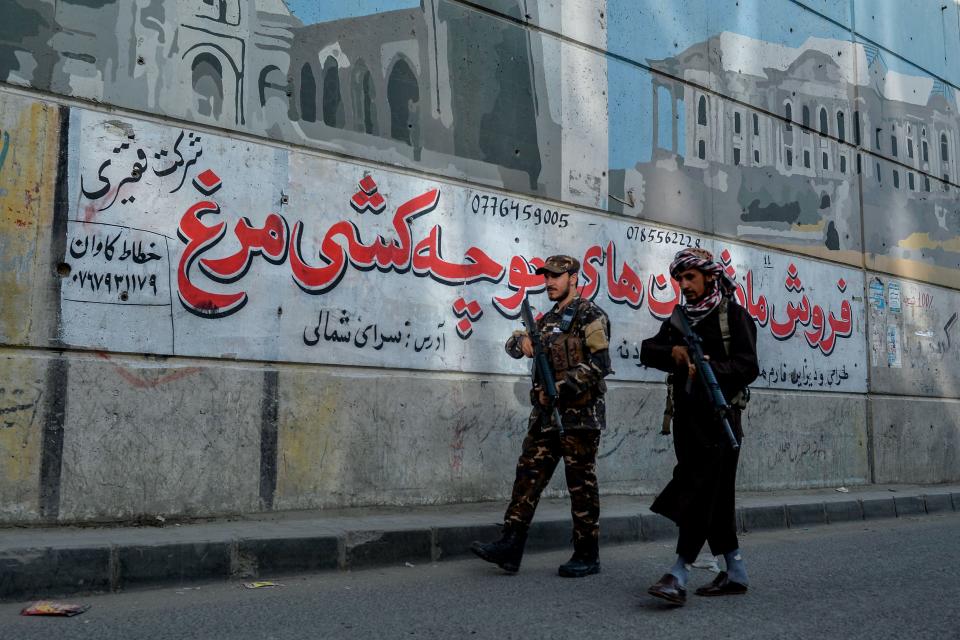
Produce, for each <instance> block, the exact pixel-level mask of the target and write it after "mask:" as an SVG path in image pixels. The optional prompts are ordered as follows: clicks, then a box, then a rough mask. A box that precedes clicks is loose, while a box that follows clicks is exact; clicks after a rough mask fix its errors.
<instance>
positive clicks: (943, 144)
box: [940, 133, 950, 162]
mask: <svg viewBox="0 0 960 640" xmlns="http://www.w3.org/2000/svg"><path fill="white" fill-rule="evenodd" d="M940 159H941V160H943V161H944V162H950V150H949V149H948V148H947V134H945V133H941V134H940Z"/></svg>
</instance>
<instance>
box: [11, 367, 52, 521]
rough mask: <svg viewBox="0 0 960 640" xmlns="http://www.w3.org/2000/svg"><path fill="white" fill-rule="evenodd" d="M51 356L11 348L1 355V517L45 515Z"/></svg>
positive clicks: (17, 517) (21, 518) (22, 518)
mask: <svg viewBox="0 0 960 640" xmlns="http://www.w3.org/2000/svg"><path fill="white" fill-rule="evenodd" d="M49 362H50V360H49V359H48V358H43V357H26V356H22V355H16V354H13V353H10V352H7V354H5V356H4V357H2V358H0V522H24V521H30V520H35V519H36V518H37V517H38V516H39V507H40V505H39V498H40V483H39V481H38V480H39V478H40V464H41V462H40V458H41V448H42V439H43V428H44V421H45V419H46V418H47V412H46V411H45V405H44V399H45V397H46V394H45V391H47V388H46V383H45V381H46V374H47V368H48V365H49Z"/></svg>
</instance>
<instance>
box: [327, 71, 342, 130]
mask: <svg viewBox="0 0 960 640" xmlns="http://www.w3.org/2000/svg"><path fill="white" fill-rule="evenodd" d="M323 123H324V124H325V125H327V126H328V127H337V128H342V127H343V124H344V115H343V96H342V95H341V94H340V65H339V64H337V60H336V58H334V57H332V56H331V57H329V58H327V61H326V62H325V63H324V65H323Z"/></svg>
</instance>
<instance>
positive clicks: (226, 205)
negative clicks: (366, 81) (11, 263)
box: [62, 110, 866, 391]
mask: <svg viewBox="0 0 960 640" xmlns="http://www.w3.org/2000/svg"><path fill="white" fill-rule="evenodd" d="M69 140H70V143H69V144H70V147H69V157H70V186H69V192H70V201H71V202H76V207H75V209H74V210H73V211H74V214H73V217H72V220H71V222H70V223H69V227H68V237H67V256H66V257H65V260H66V261H67V263H68V264H69V275H67V276H66V277H64V279H63V283H62V318H63V338H64V340H65V342H67V343H68V344H71V345H76V346H81V347H91V348H98V349H108V350H113V351H134V352H142V351H143V350H144V348H145V347H144V344H145V343H146V344H148V345H149V349H150V350H151V351H153V352H156V353H170V354H176V355H197V356H201V355H202V356H211V357H236V358H245V359H263V360H280V361H292V362H322V363H331V364H333V363H336V364H353V365H367V366H390V367H403V368H412V369H433V370H455V371H465V372H501V373H522V372H524V371H525V363H523V362H518V361H514V360H511V359H510V358H509V357H508V356H507V355H506V354H505V353H504V351H503V346H502V345H503V342H504V340H505V339H506V337H508V336H509V335H510V332H511V331H512V330H513V329H515V328H518V327H519V326H520V323H519V320H518V316H519V307H520V303H521V301H522V300H523V298H524V296H526V295H531V296H533V298H534V300H535V301H536V302H537V305H538V306H539V308H540V311H544V310H545V309H546V306H545V305H546V304H548V302H547V301H546V299H545V297H544V296H543V295H542V291H543V280H542V277H540V276H536V275H535V273H534V271H535V269H536V268H537V266H539V265H541V264H542V261H543V259H544V258H545V257H546V256H547V255H550V254H553V253H569V254H571V255H575V256H578V257H579V258H581V259H582V263H583V265H584V266H583V282H582V284H583V291H582V293H583V295H584V296H586V297H588V298H592V299H596V300H597V301H598V302H599V303H600V304H601V305H602V306H604V307H605V308H606V309H607V310H608V311H609V313H610V316H611V320H612V324H613V326H614V327H615V329H614V342H613V351H614V353H613V354H612V357H613V360H614V363H615V368H616V370H617V374H616V377H617V378H619V379H624V380H659V379H660V378H661V377H662V376H661V374H659V373H657V372H653V371H647V370H646V369H644V368H643V367H641V366H639V343H640V341H641V340H642V339H643V338H645V337H647V336H649V335H651V334H652V333H654V332H655V331H656V328H657V327H658V325H659V322H660V321H661V320H662V319H664V318H666V317H668V316H669V314H670V311H671V310H672V308H673V306H674V305H675V304H676V303H677V301H678V300H679V297H680V293H679V289H678V287H677V286H676V284H675V283H673V282H672V281H671V280H670V278H669V276H668V274H667V271H666V268H667V265H668V264H669V261H670V259H671V257H672V256H673V254H674V253H675V252H676V251H677V250H678V249H680V248H682V247H686V246H704V247H707V248H709V249H711V250H713V251H714V252H716V254H717V255H718V256H720V257H721V259H722V260H723V262H724V264H725V265H726V267H727V271H728V273H729V274H730V275H731V276H732V277H734V278H736V280H737V282H738V283H739V285H740V286H739V290H738V298H739V300H740V302H741V303H742V304H743V305H744V306H745V307H746V308H747V310H748V311H749V312H750V314H751V315H752V316H753V317H754V318H755V319H756V321H757V322H758V324H759V325H760V327H761V331H760V334H761V338H760V339H761V341H762V353H763V354H764V360H763V363H762V364H763V368H764V371H763V374H762V375H761V381H762V382H760V383H759V384H760V385H761V386H769V387H772V388H801V389H817V390H834V391H864V390H865V389H866V371H865V366H864V363H865V358H866V354H865V352H864V345H865V340H864V339H863V326H864V323H863V320H864V318H863V309H864V307H863V302H862V296H861V294H860V292H862V290H863V281H862V276H861V275H860V273H859V272H858V271H856V270H853V269H845V268H840V267H836V266H831V265H827V264H821V263H817V262H813V261H807V260H797V259H796V258H795V257H791V256H789V255H785V254H780V253H774V252H769V251H762V250H758V249H754V248H748V247H745V246H741V245H735V244H731V243H719V242H717V241H715V240H712V239H708V238H706V237H702V236H698V235H691V234H686V233H681V232H678V231H671V230H666V229H662V228H657V227H655V226H651V225H648V224H635V223H630V222H629V221H616V220H612V219H609V218H606V217H603V216H600V215H597V214H589V213H585V212H583V211H577V210H568V209H565V208H560V207H555V206H552V205H549V204H544V203H542V202H538V201H534V200H527V199H522V198H515V197H512V196H509V195H504V194H502V193H500V192H497V191H494V190H476V189H469V188H464V187H459V186H454V185H451V184H447V183H443V182H439V181H433V180H425V179H421V178H416V177H410V176H404V175H401V174H397V173H393V172H389V171H385V170H381V169H376V170H374V169H371V168H369V167H364V166H362V165H356V164H352V163H346V162H342V161H334V160H330V159H326V158H321V157H318V156H313V155H308V154H304V153H300V152H290V151H287V150H284V149H278V148H272V147H267V146H262V145H253V144H249V143H243V142H238V141H235V140H230V139H227V138H222V137H219V136H213V135H209V134H206V133H198V132H194V131H188V130H182V129H176V128H169V127H163V126H159V125H153V124H148V123H145V122H140V121H134V120H129V119H121V118H115V117H111V116H108V115H103V114H98V113H95V112H91V111H85V110H72V111H71V118H70V132H69ZM361 292H362V293H361ZM118 307H122V308H123V313H122V314H121V313H117V310H118Z"/></svg>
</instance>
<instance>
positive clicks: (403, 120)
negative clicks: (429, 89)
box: [387, 59, 420, 145]
mask: <svg viewBox="0 0 960 640" xmlns="http://www.w3.org/2000/svg"><path fill="white" fill-rule="evenodd" d="M387 101H388V102H389V103H390V137H391V138H394V139H395V140H402V141H403V142H406V143H407V144H409V145H412V144H413V143H414V141H415V136H414V135H413V134H414V131H413V128H414V127H415V126H416V123H415V122H414V118H413V117H412V116H414V115H415V114H416V111H417V103H419V102H420V87H419V85H418V83H417V77H416V76H415V75H414V74H413V71H412V70H411V69H410V65H409V64H407V61H406V60H403V59H400V60H397V63H396V64H395V65H393V69H392V70H391V71H390V78H389V80H388V81H387Z"/></svg>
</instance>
